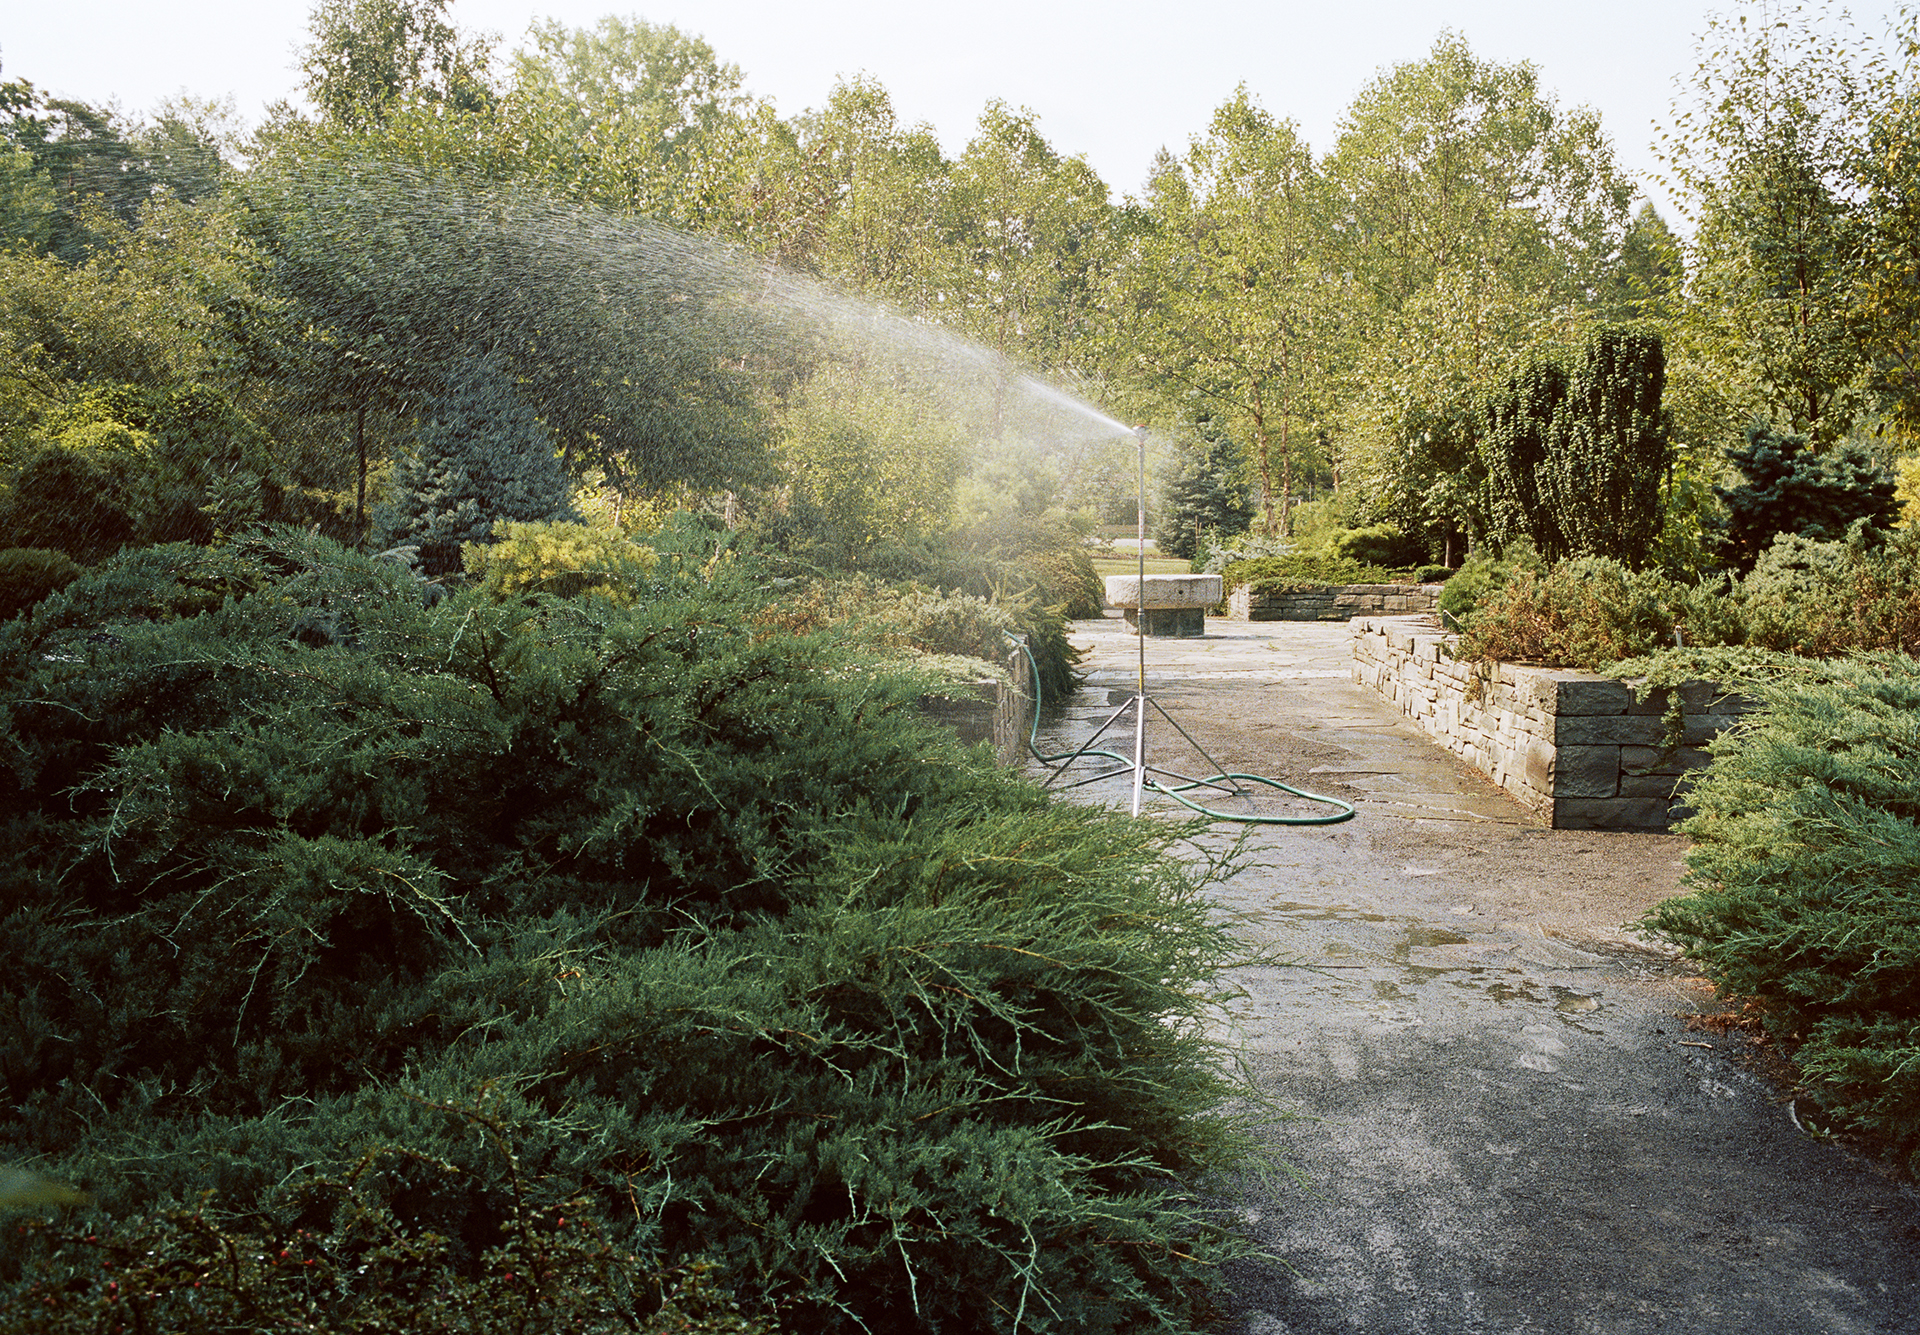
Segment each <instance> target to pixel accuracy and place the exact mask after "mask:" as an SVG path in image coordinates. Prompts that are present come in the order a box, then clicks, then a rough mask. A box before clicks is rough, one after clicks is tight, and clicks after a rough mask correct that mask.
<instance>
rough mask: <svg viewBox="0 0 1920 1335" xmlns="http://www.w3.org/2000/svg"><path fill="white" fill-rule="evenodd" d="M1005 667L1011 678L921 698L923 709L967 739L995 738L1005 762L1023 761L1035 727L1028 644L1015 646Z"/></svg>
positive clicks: (990, 679) (988, 679)
mask: <svg viewBox="0 0 1920 1335" xmlns="http://www.w3.org/2000/svg"><path fill="white" fill-rule="evenodd" d="M1003 666H1004V667H1005V668H1006V670H1007V680H1005V681H1002V680H1000V679H998V678H995V677H983V678H981V679H980V680H979V681H975V682H969V683H966V684H964V685H958V686H955V687H954V688H953V689H952V691H951V693H950V694H947V695H925V696H922V697H920V712H921V713H922V714H924V715H925V716H926V717H927V718H930V719H932V720H933V721H934V722H936V723H939V724H942V725H943V726H945V727H949V728H952V729H953V730H954V732H955V733H957V734H958V735H959V737H960V740H961V741H963V742H992V743H993V751H994V754H995V755H997V756H998V757H999V758H1000V763H1001V764H1003V765H1020V764H1023V763H1024V762H1025V760H1026V755H1027V736H1028V733H1029V732H1030V731H1031V729H1032V726H1033V710H1034V688H1033V664H1032V663H1031V661H1029V660H1028V658H1027V654H1026V651H1025V649H1024V648H1015V649H1014V650H1013V651H1012V652H1011V653H1010V654H1008V655H1007V660H1006V662H1005V663H1004V664H1003Z"/></svg>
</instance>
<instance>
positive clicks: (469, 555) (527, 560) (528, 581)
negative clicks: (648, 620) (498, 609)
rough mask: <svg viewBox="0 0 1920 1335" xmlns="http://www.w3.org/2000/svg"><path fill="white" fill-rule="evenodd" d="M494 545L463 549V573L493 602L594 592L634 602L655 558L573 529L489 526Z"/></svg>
mask: <svg viewBox="0 0 1920 1335" xmlns="http://www.w3.org/2000/svg"><path fill="white" fill-rule="evenodd" d="M491 536H492V541H490V542H470V543H466V544H464V545H462V546H461V548H460V558H461V561H462V562H463V564H464V567H465V569H466V572H467V574H468V575H470V576H471V577H472V578H473V579H474V580H475V581H476V582H477V583H478V584H479V586H480V587H481V588H483V589H485V590H487V592H488V593H490V594H492V595H493V596H494V597H496V598H507V597H511V596H513V595H515V594H521V593H551V594H557V595H559V596H560V597H563V598H572V597H576V596H578V595H580V594H582V593H587V592H593V593H598V594H601V595H603V596H605V597H609V598H612V599H614V600H616V601H618V602H632V601H633V600H634V598H635V597H637V596H638V593H639V591H640V590H641V589H643V588H644V587H645V582H646V579H647V576H648V574H649V572H650V571H652V569H653V564H654V554H653V551H652V549H651V548H648V547H643V546H641V545H640V544H639V543H637V542H634V541H632V540H631V539H629V538H628V537H627V536H626V535H625V534H622V533H618V532H615V531H613V530H611V529H604V528H589V527H588V526H587V525H585V524H573V523H565V522H558V523H525V524H521V523H515V522H514V521H512V520H510V519H503V520H500V521H498V522H496V523H495V524H494V526H493V533H492V535H491Z"/></svg>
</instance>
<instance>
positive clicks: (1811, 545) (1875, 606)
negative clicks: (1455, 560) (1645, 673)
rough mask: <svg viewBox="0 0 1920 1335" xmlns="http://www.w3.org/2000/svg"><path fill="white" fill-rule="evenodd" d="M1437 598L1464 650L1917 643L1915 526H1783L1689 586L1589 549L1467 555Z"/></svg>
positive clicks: (1568, 653)
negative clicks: (1837, 534) (1743, 561)
mask: <svg viewBox="0 0 1920 1335" xmlns="http://www.w3.org/2000/svg"><path fill="white" fill-rule="evenodd" d="M1440 605H1441V608H1442V609H1443V610H1446V611H1449V612H1452V611H1454V609H1456V608H1461V607H1465V608H1467V609H1468V610H1467V612H1466V613H1465V614H1464V615H1460V616H1459V617H1458V618H1457V620H1456V623H1455V624H1457V625H1459V626H1460V627H1461V628H1462V634H1461V638H1460V652H1461V654H1462V655H1463V656H1465V657H1469V658H1477V659H1516V660H1529V661H1534V662H1544V663H1551V664H1554V665H1556V666H1562V667H1585V668H1599V667H1605V666H1607V665H1608V664H1610V663H1613V662H1616V661H1618V660H1620V659H1623V658H1633V657H1636V656H1638V655H1642V654H1650V653H1653V652H1655V651H1656V650H1658V649H1659V648H1661V647H1662V646H1664V645H1667V644H1672V643H1680V644H1684V645H1687V646H1693V647H1713V646H1734V645H1743V644H1750V645H1753V646H1755V647H1756V648H1761V649H1772V650H1781V651H1785V652H1790V653H1796V654H1802V655H1806V656H1810V657H1816V658H1830V657H1835V656H1838V655H1841V654H1847V653H1855V652H1860V651H1864V650H1876V649H1896V650H1900V651H1902V652H1905V653H1914V652H1920V533H1910V532H1904V531H1902V532H1897V533H1894V534H1891V535H1890V534H1888V533H1886V532H1885V531H1883V530H1879V529H1875V528H1871V527H1868V526H1867V525H1864V524H1856V525H1854V527H1853V529H1852V530H1851V531H1850V532H1849V534H1848V537H1847V539H1846V541H1844V542H1815V541H1812V540H1810V539H1807V538H1802V537H1796V536H1792V535H1787V534H1782V535H1781V536H1780V537H1778V538H1776V539H1775V540H1774V542H1773V545H1772V546H1771V547H1769V548H1768V550H1767V552H1766V553H1765V555H1763V556H1762V557H1761V558H1760V560H1759V562H1758V563H1757V564H1756V565H1755V567H1754V569H1753V570H1752V572H1750V573H1749V574H1748V575H1747V577H1746V579H1745V580H1743V581H1742V582H1741V583H1739V584H1730V583H1729V582H1728V581H1727V580H1726V579H1725V577H1724V576H1723V577H1719V578H1715V579H1709V580H1704V581H1701V582H1699V583H1697V584H1690V583H1685V582H1679V581H1674V580H1669V579H1667V578H1665V577H1664V576H1662V575H1659V574H1656V573H1654V572H1652V571H1639V572H1634V571H1629V570H1627V569H1626V568H1625V567H1623V566H1620V565H1618V564H1617V563H1614V562H1611V561H1604V560H1600V559H1598V558H1590V557H1582V558H1577V559H1575V560H1571V561H1564V562H1561V563H1560V564H1559V565H1556V566H1554V567H1552V568H1551V569H1543V568H1541V567H1539V566H1538V565H1537V564H1533V565H1526V564H1516V565H1508V564H1507V563H1481V562H1479V561H1478V560H1477V559H1476V560H1475V561H1470V562H1468V564H1467V565H1466V566H1465V567H1463V568H1462V569H1461V571H1460V573H1459V574H1457V575H1455V576H1454V578H1453V579H1452V580H1450V581H1448V583H1447V587H1446V589H1444V590H1442V592H1441V598H1440Z"/></svg>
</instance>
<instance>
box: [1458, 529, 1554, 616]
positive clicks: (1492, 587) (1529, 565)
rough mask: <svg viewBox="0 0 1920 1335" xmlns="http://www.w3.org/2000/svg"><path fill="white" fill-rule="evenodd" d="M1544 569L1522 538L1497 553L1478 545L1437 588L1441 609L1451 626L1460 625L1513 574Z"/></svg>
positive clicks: (1544, 566)
mask: <svg viewBox="0 0 1920 1335" xmlns="http://www.w3.org/2000/svg"><path fill="white" fill-rule="evenodd" d="M1546 568H1547V563H1546V562H1545V561H1543V560H1541V559H1540V556H1539V554H1538V553H1537V552H1535V551H1534V550H1533V545H1532V544H1531V543H1529V542H1526V541H1525V540H1519V541H1515V542H1511V543H1509V544H1507V547H1506V549H1505V550H1504V551H1503V552H1501V553H1500V554H1499V555H1498V556H1496V555H1495V554H1494V553H1493V550H1492V549H1491V548H1487V547H1481V548H1478V549H1476V550H1475V551H1474V552H1473V553H1472V554H1471V555H1469V556H1468V557H1467V559H1466V560H1465V561H1464V562H1462V563H1461V566H1460V568H1459V569H1458V570H1456V571H1454V572H1453V573H1452V574H1451V575H1450V576H1448V577H1447V586H1446V587H1445V588H1444V589H1442V590H1440V610H1441V611H1442V612H1444V613H1445V614H1446V615H1447V617H1448V618H1449V619H1450V620H1451V623H1452V624H1453V625H1454V626H1456V627H1457V626H1460V625H1462V624H1464V623H1465V622H1466V620H1467V619H1468V618H1469V617H1471V616H1472V615H1473V612H1474V609H1475V608H1477V607H1479V605H1480V604H1481V603H1482V602H1483V601H1485V600H1486V599H1487V598H1489V597H1491V596H1492V595H1493V594H1494V593H1495V592H1497V591H1498V590H1500V589H1503V588H1505V587H1506V586H1507V585H1508V584H1509V583H1511V582H1512V581H1513V578H1514V576H1516V575H1518V574H1520V573H1521V572H1522V571H1531V572H1533V573H1535V574H1539V573H1540V572H1542V571H1544V570H1545V569H1546Z"/></svg>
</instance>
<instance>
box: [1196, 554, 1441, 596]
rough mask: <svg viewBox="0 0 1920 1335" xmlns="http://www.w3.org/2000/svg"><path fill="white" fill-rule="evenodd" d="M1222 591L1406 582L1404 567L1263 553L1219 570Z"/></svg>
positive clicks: (1279, 590)
mask: <svg viewBox="0 0 1920 1335" xmlns="http://www.w3.org/2000/svg"><path fill="white" fill-rule="evenodd" d="M1220 582H1221V586H1222V592H1223V594H1224V595H1226V596H1231V595H1232V594H1233V591H1234V590H1235V589H1238V588H1241V587H1243V586H1247V587H1251V588H1252V589H1253V591H1254V592H1255V593H1292V592H1295V591H1297V590H1300V589H1306V588H1312V587H1314V586H1316V585H1324V584H1408V583H1412V582H1413V581H1412V579H1411V577H1410V576H1409V575H1408V573H1407V572H1406V571H1404V570H1384V569H1381V568H1380V567H1377V566H1364V565H1361V564H1360V563H1359V562H1358V561H1354V560H1350V559H1348V558H1346V557H1339V556H1303V555H1290V556H1263V557H1259V558H1256V559H1254V560H1251V561H1234V562H1232V563H1230V564H1228V565H1227V566H1226V568H1225V569H1223V570H1222V571H1221V572H1220Z"/></svg>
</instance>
